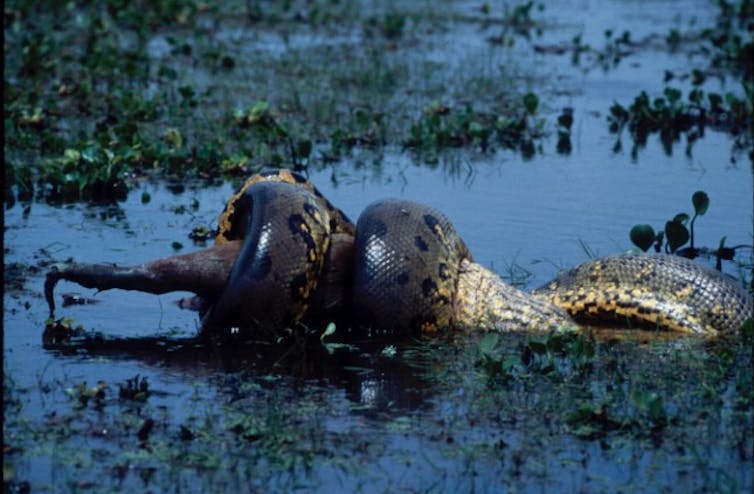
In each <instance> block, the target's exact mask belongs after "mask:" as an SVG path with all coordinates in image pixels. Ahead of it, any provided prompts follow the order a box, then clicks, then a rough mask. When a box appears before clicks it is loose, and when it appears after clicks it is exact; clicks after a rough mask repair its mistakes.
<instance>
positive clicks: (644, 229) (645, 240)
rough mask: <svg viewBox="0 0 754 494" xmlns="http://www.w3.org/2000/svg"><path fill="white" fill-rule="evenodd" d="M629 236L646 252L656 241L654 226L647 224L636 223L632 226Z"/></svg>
mask: <svg viewBox="0 0 754 494" xmlns="http://www.w3.org/2000/svg"><path fill="white" fill-rule="evenodd" d="M629 236H630V237H631V242H633V243H634V245H635V246H637V247H638V248H640V249H641V250H643V251H644V252H646V251H647V250H648V249H649V248H650V247H651V246H652V243H653V242H654V241H655V231H654V228H652V226H650V225H647V224H641V225H634V227H633V228H631V233H630V234H629Z"/></svg>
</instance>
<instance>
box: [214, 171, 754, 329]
mask: <svg viewBox="0 0 754 494" xmlns="http://www.w3.org/2000/svg"><path fill="white" fill-rule="evenodd" d="M234 239H243V247H242V249H241V253H240V254H239V256H238V258H237V259H236V261H235V263H234V265H233V268H232V271H231V273H230V276H229V278H228V281H227V283H226V285H225V288H224V290H223V292H222V293H221V294H220V295H219V297H218V298H217V300H216V302H215V303H214V305H213V307H212V308H211V309H210V310H209V312H208V313H207V314H206V315H205V317H204V320H203V328H204V329H205V330H207V331H210V332H214V331H218V330H226V329H228V328H235V327H247V326H250V327H256V328H271V329H273V330H279V329H281V328H286V327H292V326H293V325H295V324H297V323H299V322H301V321H307V320H309V318H311V317H314V316H313V315H314V314H316V315H317V317H319V318H324V319H327V318H329V317H334V316H335V313H336V312H342V311H347V312H348V313H349V316H350V319H352V320H353V321H355V322H356V323H357V324H358V325H360V326H366V327H370V328H373V329H380V330H391V331H395V332H404V333H410V334H429V333H435V332H437V331H440V330H443V329H447V328H457V329H461V330H480V329H481V330H497V331H514V330H527V331H541V330H551V329H555V328H562V327H575V325H576V324H577V323H583V324H590V325H599V326H604V325H612V327H624V328H625V327H637V328H649V329H659V330H668V331H677V332H682V333H699V334H705V335H717V334H721V333H727V334H730V333H733V332H735V331H737V330H738V329H739V328H740V327H741V325H742V324H743V322H744V321H745V320H746V319H747V318H751V317H752V312H753V309H752V308H753V307H754V302H753V301H752V296H751V294H750V293H748V292H747V291H746V290H744V289H743V288H742V287H741V286H739V284H737V283H736V282H735V281H733V280H731V279H729V278H727V277H725V276H724V275H722V274H720V273H719V272H717V271H714V270H712V269H709V268H706V267H704V266H702V265H700V264H698V263H695V262H693V261H690V260H687V259H683V258H680V257H677V256H671V255H651V254H632V255H625V256H613V257H606V258H601V259H595V260H592V261H588V262H586V263H584V264H582V265H580V266H578V267H576V268H574V269H572V270H570V271H567V272H565V273H562V274H561V275H559V276H558V277H557V278H556V279H554V280H553V281H551V282H549V283H547V284H546V285H545V286H543V287H541V288H539V289H536V290H534V291H533V292H532V293H526V292H523V291H521V290H518V289H516V288H514V287H512V286H510V285H508V284H506V283H505V282H503V281H502V279H501V278H500V277H499V276H498V275H497V274H495V273H493V272H491V271H489V270H487V269H485V268H484V267H482V266H480V265H479V264H476V263H474V262H473V260H472V256H471V254H470V253H469V250H468V249H467V247H466V245H465V244H464V242H463V241H462V240H461V239H460V237H459V235H458V234H457V233H456V231H455V229H454V228H453V225H452V224H451V222H450V221H449V220H448V219H447V218H446V217H445V216H444V215H442V214H441V213H439V212H437V211H435V210H434V209H432V208H429V207H427V206H424V205H421V204H417V203H414V202H410V201H404V200H382V201H378V202H376V203H373V204H372V205H370V206H369V207H368V208H367V209H366V210H365V211H364V212H363V213H362V215H361V216H360V217H359V220H358V224H357V225H356V226H354V225H353V223H352V222H351V221H350V220H349V219H348V217H347V216H346V215H345V214H343V212H342V211H340V210H339V209H337V208H335V207H334V206H333V205H332V204H331V203H330V202H329V201H327V199H325V198H324V197H323V196H322V194H321V193H320V192H319V191H318V190H317V189H316V188H315V187H314V186H313V185H312V184H311V183H310V182H308V181H307V180H306V179H305V178H303V177H301V176H300V175H298V174H296V173H293V172H290V171H288V170H275V171H268V172H264V173H261V174H258V175H254V176H252V177H251V178H249V179H248V180H247V181H246V182H245V183H244V184H243V186H242V187H241V188H240V189H239V191H238V192H237V193H236V194H234V195H233V196H232V197H231V198H230V200H229V201H228V204H227V206H226V208H225V210H224V211H223V213H222V215H221V216H220V219H219V222H218V234H217V238H216V243H217V244H222V243H224V242H227V241H229V240H234ZM330 301H334V302H332V303H330ZM323 306H324V310H323ZM328 311H329V312H328Z"/></svg>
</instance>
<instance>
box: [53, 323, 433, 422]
mask: <svg viewBox="0 0 754 494" xmlns="http://www.w3.org/2000/svg"><path fill="white" fill-rule="evenodd" d="M412 343H415V342H412V340H408V339H405V340H402V341H400V340H399V341H396V340H395V339H394V338H392V339H391V341H389V342H388V341H387V340H384V339H382V338H374V339H360V340H350V341H348V343H322V342H320V341H318V339H317V341H311V340H303V339H302V340H294V341H284V342H281V343H274V342H267V341H234V342H231V343H228V342H212V341H209V340H207V339H201V338H198V337H197V338H176V337H170V336H154V337H138V338H125V337H110V336H103V335H101V334H92V333H84V334H81V335H77V336H74V337H72V338H70V339H68V340H66V341H64V342H57V343H50V344H46V345H45V348H46V350H47V351H48V352H49V353H51V354H53V355H55V356H57V357H73V358H76V359H90V358H101V357H105V358H109V359H114V360H124V361H138V362H141V363H144V364H146V365H148V366H151V367H156V368H160V369H169V370H172V371H177V372H179V373H182V374H185V375H186V376H189V377H194V378H197V377H198V378H206V379H213V378H216V377H220V378H221V379H223V378H225V377H228V376H237V377H240V378H242V379H246V380H254V381H259V383H260V384H263V385H265V386H266V387H274V386H275V385H276V383H277V382H278V381H279V378H283V379H288V380H291V381H292V382H293V383H294V384H295V383H307V384H316V385H323V386H333V387H335V388H336V389H342V390H343V391H344V393H345V396H346V398H348V400H350V401H351V402H353V403H356V404H358V405H365V407H366V409H368V410H369V411H370V412H381V411H386V410H387V409H388V408H389V409H390V410H395V409H396V408H397V409H402V410H419V409H423V408H426V406H427V404H426V403H425V400H426V399H427V398H428V397H429V395H430V394H431V389H432V386H431V383H430V382H429V381H427V380H426V379H423V378H422V377H421V375H420V373H419V372H417V370H416V369H415V368H412V367H411V366H410V365H408V364H407V363H406V361H405V360H404V359H401V358H393V357H389V356H385V355H383V354H382V352H383V350H384V349H385V347H386V346H388V345H390V346H397V347H398V348H407V347H410V346H411V345H412ZM271 376H274V378H275V379H269V378H270V377H271ZM265 383H266V384H265Z"/></svg>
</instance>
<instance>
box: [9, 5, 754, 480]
mask: <svg viewBox="0 0 754 494" xmlns="http://www.w3.org/2000/svg"><path fill="white" fill-rule="evenodd" d="M463 5H464V6H463V7H458V6H457V5H455V4H453V3H452V2H449V3H448V4H447V5H445V4H443V8H442V9H437V8H436V7H435V6H434V4H433V3H432V2H391V1H386V2H352V1H342V0H341V1H337V0H333V1H320V2H316V1H304V0H292V1H284V2H262V1H254V0H250V1H243V2H241V1H231V2H203V1H199V0H158V1H155V2H123V1H118V0H96V1H93V2H76V1H67V2H53V1H49V0H35V1H31V2H22V1H14V0H12V1H9V2H6V4H5V5H4V21H5V22H4V34H5V44H4V55H5V71H4V106H5V121H4V130H5V167H4V172H5V176H4V184H5V190H4V194H5V196H4V199H5V203H6V207H12V206H13V204H14V202H15V201H20V202H22V203H24V205H25V207H26V208H27V211H28V209H29V208H30V207H31V206H30V205H31V204H33V201H34V200H44V201H51V202H55V203H58V202H68V201H92V202H112V201H120V200H123V199H124V198H126V197H127V195H128V193H129V191H130V190H131V189H132V188H134V187H133V184H134V183H137V181H139V180H141V179H142V178H143V177H144V176H157V177H160V178H167V179H168V180H172V182H171V183H172V184H173V185H171V187H175V188H176V190H179V189H180V188H181V187H184V181H185V180H186V179H188V178H200V179H205V180H208V181H210V180H211V181H216V180H218V179H230V180H234V179H239V178H241V177H245V176H247V175H248V174H250V173H253V172H254V171H257V170H258V169H260V168H261V167H263V166H267V165H277V166H287V167H291V168H295V169H298V170H306V169H308V168H311V167H321V166H337V165H338V163H340V162H343V161H349V162H352V163H354V167H355V168H358V167H360V166H371V165H372V164H375V163H376V164H377V165H376V166H379V163H380V162H381V160H382V159H383V156H384V154H387V153H388V152H391V153H406V154H407V155H410V156H411V157H412V158H413V159H414V160H415V162H416V163H417V164H429V165H430V166H434V165H435V164H436V163H438V162H440V161H442V160H443V159H445V157H446V156H447V155H451V154H452V153H455V152H457V151H459V150H460V151H463V153H464V154H463V157H464V158H463V159H468V160H473V159H474V157H475V156H478V155H480V154H481V155H485V156H488V157H489V156H490V155H492V154H493V153H500V154H501V155H502V156H501V157H502V158H503V159H504V158H505V155H504V153H517V154H519V155H520V156H522V157H524V158H525V159H526V158H531V157H534V156H536V155H537V154H544V153H548V152H551V150H554V152H556V153H559V154H562V155H567V154H569V153H570V152H571V150H572V145H575V144H572V142H571V138H572V135H571V133H572V131H573V132H574V134H575V133H576V129H579V128H580V127H579V122H578V119H580V118H584V116H583V115H584V113H583V112H582V111H581V109H580V108H578V107H576V108H573V107H571V106H561V105H560V103H557V104H555V103H553V101H556V100H557V99H556V98H557V96H558V95H559V94H560V93H559V92H558V91H559V90H560V88H558V87H552V86H557V85H558V84H559V82H557V81H550V82H548V84H552V86H548V85H547V84H545V85H544V87H543V86H542V85H538V83H536V82H535V83H532V82H531V80H530V79H529V76H528V74H526V73H522V72H525V71H523V70H521V69H520V67H519V66H518V64H522V65H523V64H526V63H530V60H528V59H527V58H526V57H527V56H528V55H530V54H533V53H536V54H537V56H552V57H560V56H561V55H566V56H569V55H570V63H571V64H573V66H574V67H576V68H578V69H579V70H583V71H592V70H604V71H610V70H614V69H616V68H618V67H619V66H620V65H621V64H624V63H627V62H629V61H630V60H631V58H632V57H634V56H635V55H636V54H638V53H641V51H642V50H645V49H649V50H667V51H668V52H669V53H680V54H683V55H687V54H688V53H692V54H693V55H694V56H693V57H691V56H689V60H690V61H691V63H690V64H689V71H688V73H680V72H670V71H667V72H665V73H658V74H657V78H658V80H662V81H663V84H665V85H666V89H665V90H664V91H661V92H660V93H659V94H655V93H653V92H652V91H644V92H641V93H640V94H638V95H636V97H635V98H634V99H633V100H631V99H628V100H627V101H617V102H615V103H614V104H613V105H612V106H611V107H609V108H604V109H603V111H602V112H601V113H600V116H599V119H600V120H599V121H600V125H602V124H603V123H604V124H605V125H606V126H607V127H608V128H609V130H610V131H611V132H613V134H614V135H615V137H616V144H615V146H614V148H613V149H614V151H615V152H616V153H622V152H623V142H624V139H630V140H631V143H632V144H631V148H630V149H631V151H630V154H631V155H632V156H633V157H634V158H638V156H639V153H640V151H641V150H642V148H643V147H644V146H646V145H647V143H648V142H651V139H654V138H657V139H659V141H660V143H661V145H662V147H663V150H664V151H665V152H666V153H668V154H670V153H671V152H672V151H673V149H674V148H675V147H676V146H677V145H678V144H679V143H680V142H681V141H682V140H684V139H685V152H686V153H687V154H689V155H690V154H691V153H692V147H693V145H694V143H695V142H698V141H699V140H700V139H703V138H704V137H705V135H706V134H707V133H709V132H710V131H713V132H723V133H725V134H727V135H729V136H731V142H732V147H733V150H732V153H731V157H732V158H736V157H737V156H739V154H741V153H749V155H750V156H751V153H752V139H751V136H752V135H753V132H752V125H753V117H752V99H753V97H754V96H753V95H754V91H753V90H752V65H751V64H752V62H751V60H752V42H751V38H752V26H754V22H753V20H754V11H753V9H754V5H753V4H752V2H751V1H749V0H741V1H738V2H729V1H727V0H718V1H717V2H716V6H717V11H718V15H717V17H716V18H715V19H714V20H713V19H710V24H709V25H707V24H704V25H699V26H697V25H695V24H692V25H689V26H679V27H677V28H674V29H672V30H670V31H669V32H668V33H667V34H666V35H665V33H662V35H661V36H660V42H659V43H658V40H657V38H656V37H655V38H649V39H637V38H636V36H635V35H632V33H631V32H629V31H623V30H621V29H618V27H617V26H614V27H609V28H606V31H605V39H604V46H602V47H594V46H589V45H587V44H586V43H585V42H584V41H583V38H582V37H581V36H580V35H576V36H575V37H573V38H571V41H570V42H568V41H566V42H564V43H563V44H558V45H544V44H541V43H539V42H538V41H537V40H538V37H539V36H540V35H541V33H542V32H543V31H545V30H547V29H549V28H550V27H551V26H550V25H548V24H547V23H546V22H545V21H543V20H542V18H543V15H545V14H547V13H548V9H550V8H551V7H550V6H549V4H544V3H538V2H535V1H526V2H502V4H501V3H496V2H480V4H479V5H478V6H477V5H474V6H473V7H471V8H469V7H468V5H469V4H468V3H467V2H464V3H463ZM445 7H447V9H446V8H445ZM698 22H701V20H699V21H698ZM705 22H706V21H705ZM469 31H470V32H473V33H474V39H475V40H476V39H477V38H479V39H480V40H481V44H482V45H483V46H485V47H488V48H489V49H490V50H489V53H490V55H489V57H490V59H483V60H477V59H473V58H472V59H467V58H464V61H463V63H462V64H459V66H453V65H452V64H448V63H446V60H445V57H444V52H446V51H452V50H454V49H456V48H455V46H457V45H460V46H461V48H460V49H464V48H465V45H463V42H465V41H466V40H465V38H464V36H465V35H466V34H467V32H469ZM619 32H620V33H621V34H617V33H619ZM449 39H450V40H452V42H449V41H448V40H449ZM658 45H659V46H658ZM514 50H515V51H514ZM699 52H701V56H699ZM495 57H500V58H499V59H498V58H495ZM522 58H524V59H525V61H524V62H521V59H522ZM490 60H494V62H493V61H490ZM501 60H502V61H501ZM568 62H569V61H568V60H567V61H566V63H568ZM731 81H732V82H731ZM739 81H741V82H740V83H739ZM722 82H725V85H724V86H725V89H720V88H719V87H718V86H716V84H717V83H720V84H721V85H722ZM689 85H690V86H689ZM557 101H562V100H557ZM605 115H607V118H606V119H605ZM609 145H610V144H609V143H608V144H607V146H609ZM140 193H141V201H142V202H143V203H145V204H146V203H149V202H150V200H151V196H150V193H149V192H148V191H147V189H146V188H140ZM713 199H714V198H713ZM195 201H196V199H194V202H191V203H189V204H180V205H173V206H172V208H173V209H171V210H170V211H171V214H172V213H175V214H176V215H179V214H183V213H185V214H187V215H191V214H194V213H195V212H196V210H197V209H198V204H197V203H196V202H195ZM692 205H693V208H694V209H693V214H691V215H690V214H686V213H680V214H678V215H676V216H675V217H674V218H672V219H671V220H670V221H668V222H667V223H665V225H664V226H662V227H661V231H655V228H653V227H652V226H650V225H637V226H636V227H635V228H634V229H633V230H632V232H631V239H632V240H633V241H634V243H635V245H637V246H638V247H640V248H641V249H643V250H650V249H653V250H656V251H663V250H665V251H668V252H675V253H679V252H680V253H686V254H689V255H697V254H704V253H705V252H706V253H709V254H712V255H714V256H716V258H717V259H718V263H719V262H721V260H724V259H728V258H730V257H733V256H734V254H737V253H738V252H740V251H741V250H745V248H740V249H739V248H738V246H733V247H730V246H727V245H725V238H723V239H721V241H720V245H719V246H718V247H717V248H714V249H713V248H705V247H704V246H699V245H697V243H698V241H697V242H696V243H695V239H694V228H695V226H696V222H697V220H698V219H699V217H701V216H703V215H704V214H705V213H706V212H707V210H708V208H709V207H710V198H709V197H708V196H707V194H706V193H704V192H702V191H698V192H696V193H695V194H693V196H692ZM107 206H108V207H110V206H112V205H109V204H108V205H107ZM119 207H120V206H119V205H114V206H112V208H113V210H112V211H109V210H108V211H105V212H103V211H101V210H98V211H99V214H101V215H103V218H104V216H107V215H113V216H117V217H119V218H120V219H122V216H125V213H124V211H123V210H121V209H119ZM150 207H151V205H150ZM90 214H95V215H96V214H98V213H97V212H94V213H90ZM108 218H109V216H108ZM645 221H646V220H645ZM125 223H126V221H125V220H124V221H119V222H118V228H121V227H122V228H128V229H132V230H131V232H133V231H136V229H137V228H138V227H136V226H133V225H128V226H126V225H125ZM89 226H90V225H84V226H83V227H82V229H83V228H87V227H89ZM107 226H108V227H110V226H112V224H110V223H108V225H107ZM150 228H157V227H155V226H151V227H150ZM658 230H660V229H658ZM77 233H80V232H77ZM21 234H23V232H22V233H21ZM212 236H213V235H212V232H211V229H210V228H208V227H205V228H197V229H195V231H193V232H192V239H194V240H195V241H196V242H198V243H201V242H205V241H207V240H208V239H210V238H212ZM152 240H153V237H149V239H148V240H147V241H152ZM12 241H14V242H16V243H17V244H18V245H16V246H14V248H18V249H19V250H21V244H22V242H24V244H23V245H24V248H26V247H25V245H26V243H25V242H26V239H25V238H24V239H23V241H19V240H17V239H16V240H12ZM158 241H159V242H165V243H168V242H169V241H170V240H169V239H168V240H166V239H164V238H162V237H160V238H159V240H158ZM172 245H173V248H174V249H176V250H178V249H180V248H181V244H180V243H179V242H173V243H172ZM746 248H748V247H746ZM8 252H11V251H10V250H6V254H7V253H8ZM47 256H48V257H49V256H50V254H47ZM50 262H51V261H50ZM44 267H45V266H42V265H41V261H40V265H38V266H31V267H30V266H27V265H21V263H12V264H6V265H5V268H6V269H5V271H6V273H5V276H6V282H5V283H6V285H5V286H6V296H7V294H8V292H9V290H8V288H9V287H11V288H12V289H13V291H14V295H17V296H18V297H19V299H20V300H22V302H20V303H21V304H24V305H22V307H25V310H27V311H29V308H30V307H31V306H32V305H36V304H38V303H39V302H40V300H41V299H38V298H35V297H37V296H38V294H30V289H28V291H23V290H22V289H23V288H24V287H25V281H27V280H24V279H23V278H24V277H25V276H28V277H29V278H32V279H33V280H32V281H34V280H37V281H38V279H39V278H40V277H41V271H40V269H41V268H44ZM10 271H15V272H16V275H15V276H11V275H9V272H10ZM28 284H29V285H31V284H32V283H28ZM16 285H18V286H16ZM71 303H73V304H76V303H79V302H75V301H73V302H71ZM14 310H16V309H15V306H14V307H12V308H11V311H8V314H10V315H9V316H8V317H11V318H12V317H15V319H11V321H13V322H15V323H17V324H18V325H19V326H21V324H20V323H19V322H18V321H19V320H20V319H24V318H28V319H29V320H31V321H32V322H29V321H24V323H25V324H27V323H28V325H32V326H33V325H34V324H37V323H39V324H38V325H39V326H40V328H39V329H40V330H41V325H42V324H43V321H44V317H45V316H39V314H36V313H34V312H33V311H29V312H28V313H22V315H18V314H13V311H14ZM40 317H41V321H37V320H35V318H36V319H39V318H40ZM126 324H129V323H126ZM24 328H26V326H24ZM160 328H161V326H160ZM47 329H48V331H46V332H45V334H44V335H43V338H44V340H43V347H44V351H45V352H46V353H44V354H43V357H40V356H39V354H38V353H36V354H34V355H33V356H34V358H35V359H38V360H40V361H43V362H42V363H41V364H39V366H38V367H32V370H31V371H30V372H32V373H33V375H32V374H29V373H25V371H26V369H24V372H21V371H19V370H18V369H16V368H9V367H6V366H5V365H6V364H5V360H6V359H4V372H3V412H4V420H3V436H4V455H3V457H4V460H3V478H4V489H5V491H6V492H29V491H31V492H40V491H41V492H112V491H124V492H137V491H138V492H143V491H171V490H172V491H173V492H196V491H199V490H202V491H254V490H259V491H265V492H268V491H280V492H283V491H285V492H289V491H294V490H317V489H319V490H329V491H333V490H338V489H340V490H348V491H354V492H359V491H366V492H376V491H386V492H387V491H396V490H399V489H403V490H405V491H416V492H427V491H429V492H457V491H459V490H460V491H472V490H474V491H485V490H488V491H493V490H494V491H497V490H499V488H500V487H501V486H504V487H507V488H508V490H511V491H514V490H516V491H520V490H527V488H528V489H534V490H549V489H553V488H554V489H555V490H573V489H574V487H575V486H576V487H580V488H582V490H586V491H601V490H610V489H613V490H615V486H616V485H618V489H621V490H625V491H633V490H641V489H645V488H650V489H654V490H658V491H661V490H673V489H683V488H686V487H688V490H693V489H698V490H708V491H728V492H735V491H741V490H745V489H748V488H750V487H751V485H752V471H751V459H752V455H754V451H752V440H753V438H752V429H751V423H752V414H753V413H754V412H753V407H752V403H754V384H753V383H752V373H751V361H752V345H753V341H752V338H753V336H752V326H751V324H749V325H747V326H745V327H744V328H742V331H741V333H740V335H737V336H739V337H738V338H732V340H735V341H714V342H712V341H698V340H691V341H689V340H684V339H669V340H668V341H662V340H661V339H652V340H649V339H648V338H644V336H642V335H641V334H638V333H637V334H630V335H621V334H618V333H613V334H611V335H609V336H607V337H606V336H605V335H604V334H598V333H592V332H585V333H576V332H554V333H550V334H542V335H530V336H525V335H513V334H504V335H497V334H494V335H492V334H491V335H485V336H479V335H472V336H470V337H469V340H468V341H464V342H463V343H464V344H463V345H450V344H447V343H448V342H445V341H420V342H414V341H412V342H392V341H391V342H390V344H389V345H385V344H382V343H380V342H369V343H364V344H361V343H360V342H357V343H354V342H352V341H348V342H347V344H346V343H344V342H342V341H341V340H339V339H338V337H339V336H340V335H338V334H337V333H335V334H330V333H331V331H330V330H329V329H328V330H327V331H326V333H325V334H323V335H322V337H321V338H319V337H317V338H313V340H314V343H313V344H311V342H309V344H308V345H306V348H300V347H299V346H297V344H298V343H300V342H294V343H292V344H291V343H290V342H287V343H286V344H285V345H280V344H278V345H275V344H270V343H269V342H264V343H260V344H259V345H257V346H253V347H243V348H230V349H217V348H209V347H206V346H203V345H202V344H200V343H198V342H196V341H194V340H188V341H181V340H180V339H178V338H174V337H173V336H174V335H172V334H170V336H169V337H165V338H155V339H151V340H150V339H146V338H145V339H138V340H131V339H128V338H121V339H117V338H113V339H112V340H110V339H108V338H105V337H103V336H102V335H99V334H91V333H89V332H88V331H86V330H84V329H83V328H82V327H81V326H78V325H77V324H76V323H75V322H74V321H73V320H72V319H61V320H59V321H48V328H47ZM168 331H170V330H168ZM624 336H625V337H626V338H625V339H623V337H624ZM655 336H656V335H655ZM325 337H326V338H325ZM325 340H326V342H325ZM14 350H15V351H16V352H25V351H27V350H28V348H26V347H22V348H19V349H14ZM5 351H6V352H8V351H9V350H8V349H7V348H6V350H5ZM224 352H229V353H230V355H227V354H225V353H224ZM6 355H8V354H6ZM18 355H19V354H18V353H17V354H14V356H13V358H15V359H18V358H19V356H18ZM21 358H25V357H21ZM10 360H13V359H10ZM123 362H128V363H129V364H130V365H121V364H122V363H123ZM35 364H38V362H36V361H35ZM134 369H137V370H134ZM102 372H107V373H108V374H107V376H103V375H100V374H99V373H102ZM176 376H178V377H176ZM22 381H23V382H25V384H20V382H22ZM29 381H31V383H32V384H29ZM689 438H693V440H690V439H689ZM593 465H597V467H596V468H592V467H593ZM605 465H617V466H618V468H616V469H615V470H613V469H610V470H608V471H603V470H601V469H603V468H605V467H604V466H605ZM611 468H612V467H611ZM385 472H391V475H390V476H386V475H384V474H385ZM395 472H397V473H395ZM480 472H481V473H480ZM561 474H562V475H561ZM37 475H38V476H39V478H42V479H45V480H46V481H49V482H50V484H49V485H45V484H44V483H36V482H37V478H32V479H31V482H30V477H31V476H37ZM484 482H486V483H484ZM532 486H534V487H532ZM540 486H541V489H538V488H537V487H540Z"/></svg>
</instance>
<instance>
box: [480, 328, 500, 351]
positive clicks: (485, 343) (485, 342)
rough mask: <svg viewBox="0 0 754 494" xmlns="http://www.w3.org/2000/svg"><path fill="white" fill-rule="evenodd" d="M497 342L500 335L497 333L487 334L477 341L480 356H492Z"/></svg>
mask: <svg viewBox="0 0 754 494" xmlns="http://www.w3.org/2000/svg"><path fill="white" fill-rule="evenodd" d="M499 340H500V335H498V334H497V333H487V334H486V335H484V337H483V338H482V339H481V340H480V341H479V351H480V352H481V353H482V355H492V354H494V353H495V348H497V343H498V341H499Z"/></svg>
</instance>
